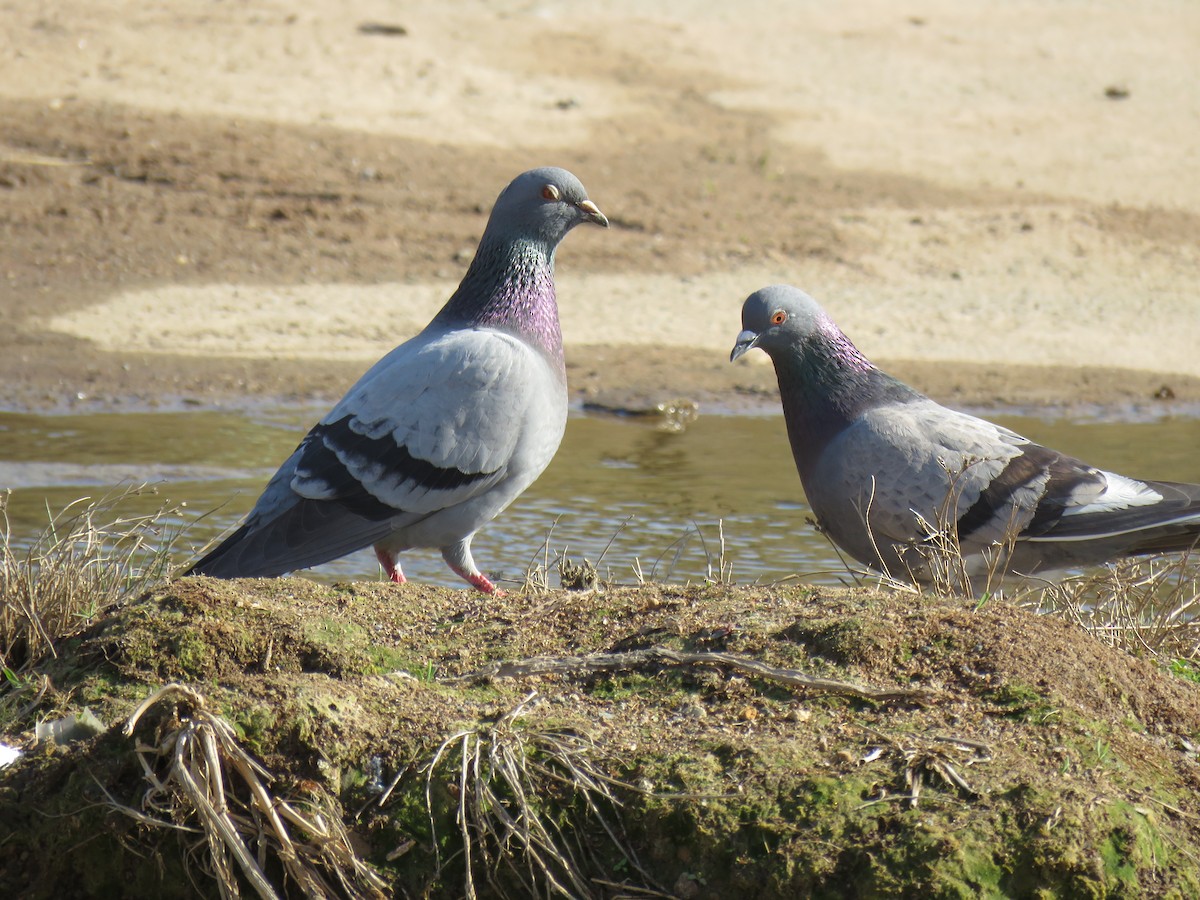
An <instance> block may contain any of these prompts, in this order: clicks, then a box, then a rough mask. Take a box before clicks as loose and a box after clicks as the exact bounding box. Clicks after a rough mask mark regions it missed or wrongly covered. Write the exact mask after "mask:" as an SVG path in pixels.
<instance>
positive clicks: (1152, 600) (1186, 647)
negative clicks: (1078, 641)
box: [1026, 553, 1200, 664]
mask: <svg viewBox="0 0 1200 900" xmlns="http://www.w3.org/2000/svg"><path fill="white" fill-rule="evenodd" d="M1026 603H1027V604H1029V605H1031V606H1035V607H1036V608H1037V609H1039V610H1040V611H1043V612H1051V613H1055V614H1057V615H1061V616H1064V617H1065V618H1068V619H1070V620H1072V621H1074V622H1077V623H1079V624H1080V625H1081V626H1083V627H1084V628H1086V629H1087V630H1088V631H1090V632H1091V633H1092V634H1094V635H1095V636H1096V637H1098V638H1099V639H1100V640H1102V641H1104V642H1105V643H1106V644H1109V645H1111V646H1113V647H1119V648H1121V649H1124V650H1127V651H1128V652H1130V653H1133V654H1134V655H1136V656H1147V655H1149V656H1151V657H1154V658H1158V659H1160V660H1162V661H1165V662H1166V663H1168V664H1171V663H1174V662H1175V661H1177V660H1185V661H1189V662H1190V661H1194V660H1197V659H1200V619H1198V618H1197V613H1200V560H1198V559H1197V558H1196V556H1195V555H1194V553H1183V554H1172V555H1159V556H1150V557H1141V558H1135V559H1123V560H1119V561H1117V562H1114V563H1110V564H1109V565H1107V566H1105V567H1103V568H1100V569H1096V570H1094V571H1091V572H1087V573H1084V574H1082V575H1077V576H1074V577H1071V578H1067V579H1065V580H1063V581H1061V582H1059V583H1057V584H1050V585H1048V586H1046V587H1045V588H1043V589H1042V590H1041V591H1040V592H1038V593H1037V594H1035V595H1033V596H1032V597H1030V598H1029V599H1028V600H1027V601H1026Z"/></svg>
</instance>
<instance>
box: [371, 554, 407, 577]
mask: <svg viewBox="0 0 1200 900" xmlns="http://www.w3.org/2000/svg"><path fill="white" fill-rule="evenodd" d="M375 558H376V559H377V560H379V564H380V565H381V566H383V571H385V572H387V576H388V578H390V579H392V581H394V582H396V584H404V583H405V582H406V581H408V579H407V578H405V577H404V573H403V572H401V571H400V563H399V562H397V561H396V560H394V559H392V555H391V554H390V553H388V552H387V551H385V550H381V549H380V548H379V547H376V548H375Z"/></svg>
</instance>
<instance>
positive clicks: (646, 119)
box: [0, 0, 1200, 411]
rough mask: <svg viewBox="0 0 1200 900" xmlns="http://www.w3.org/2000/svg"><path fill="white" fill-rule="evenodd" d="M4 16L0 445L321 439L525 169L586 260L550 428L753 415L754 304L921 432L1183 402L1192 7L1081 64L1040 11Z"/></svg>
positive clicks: (941, 6) (1108, 8)
mask: <svg viewBox="0 0 1200 900" xmlns="http://www.w3.org/2000/svg"><path fill="white" fill-rule="evenodd" d="M4 6H11V7H12V8H11V9H8V10H7V11H6V15H7V16H8V19H9V20H10V21H11V23H12V25H13V27H12V28H11V29H9V30H8V32H7V34H6V35H5V36H3V37H0V51H2V52H0V66H2V67H3V68H2V69H0V74H2V75H3V77H0V116H2V117H3V121H4V123H5V127H4V132H3V136H2V138H0V246H2V247H3V251H2V253H0V326H2V327H0V378H3V380H4V383H5V385H6V392H5V397H4V399H3V403H4V405H5V406H6V407H9V408H30V407H35V408H54V409H61V408H79V407H80V406H81V405H83V406H108V407H112V406H117V407H128V406H135V407H139V408H142V407H152V406H156V405H162V404H179V403H198V404H201V405H206V406H207V405H215V404H225V405H242V404H245V403H247V402H251V400H252V399H254V400H257V399H268V400H282V401H285V402H287V401H291V400H294V399H303V400H310V399H314V400H333V399H336V398H337V397H338V396H340V394H341V393H342V391H343V390H344V388H345V387H346V386H347V385H348V384H349V383H351V382H352V381H353V379H354V378H355V377H356V376H357V375H358V374H360V373H361V371H362V370H363V369H364V367H365V366H366V365H368V364H369V363H370V362H371V361H373V360H374V359H376V358H378V357H379V356H380V355H382V353H383V352H385V351H386V350H387V349H389V348H390V347H391V346H392V345H394V344H395V343H397V342H398V341H399V340H401V339H402V338H404V337H407V336H408V335H409V334H411V333H413V332H415V331H416V330H417V329H418V328H419V327H420V326H421V325H422V324H423V323H424V321H426V320H427V319H428V317H429V315H430V314H431V313H432V311H434V310H435V309H436V307H437V304H438V303H439V302H440V299H441V298H444V297H445V296H446V294H447V293H448V291H449V290H450V289H451V288H452V286H453V284H454V283H455V281H456V279H457V278H458V276H459V275H460V274H461V272H462V271H463V270H464V268H465V265H466V262H467V260H468V259H469V256H470V254H471V251H472V248H473V246H474V244H475V242H476V241H477V239H478V235H479V233H480V231H481V230H482V227H483V223H484V221H485V219H486V214H487V212H488V210H489V208H490V206H491V202H492V200H493V199H494V197H495V195H496V193H497V192H498V191H499V189H500V188H501V187H502V186H503V185H504V184H506V183H507V182H508V180H509V179H510V178H511V177H512V176H513V175H514V174H515V173H516V172H518V171H521V170H522V169H525V168H529V167H531V166H533V165H538V164H547V163H557V164H562V165H565V166H567V167H568V168H571V169H572V170H573V171H575V172H576V173H577V174H579V175H580V176H581V177H582V178H583V180H584V183H585V184H587V185H588V186H589V189H590V192H591V194H592V196H593V199H595V200H596V201H597V202H598V203H599V205H600V206H601V208H602V209H604V210H605V211H606V212H607V213H608V215H609V217H610V219H611V220H612V223H613V227H612V228H611V229H610V230H609V231H608V232H607V233H605V232H600V231H599V230H598V229H581V230H579V231H577V232H576V233H574V234H572V235H571V236H570V237H569V238H568V240H567V242H566V243H565V244H564V246H563V247H562V248H561V250H560V253H559V265H558V281H559V296H560V306H561V307H562V310H563V319H564V332H565V335H566V340H567V343H568V354H567V355H568V360H569V363H570V367H571V368H570V373H569V377H570V383H571V388H572V390H573V392H574V394H575V396H576V399H577V400H580V401H584V402H592V403H596V404H600V405H602V406H606V407H615V408H624V407H630V406H635V407H641V406H646V405H651V406H652V405H654V403H657V402H661V401H662V400H664V399H671V398H673V397H676V396H683V397H687V398H688V399H692V400H698V401H701V402H702V403H703V404H704V406H703V408H707V409H713V408H716V409H724V408H744V407H745V406H746V405H748V404H749V405H755V406H763V405H767V406H768V407H769V405H770V403H771V397H772V391H773V384H772V378H771V374H770V370H769V366H767V365H765V359H758V360H755V361H754V362H752V363H750V364H747V365H740V366H729V365H728V364H727V363H726V359H727V353H728V349H729V347H730V346H731V345H732V340H733V337H734V335H735V334H736V332H737V330H738V310H739V307H740V302H741V299H742V298H743V297H744V296H745V295H746V294H748V293H749V292H750V291H752V290H754V289H755V288H757V287H760V286H761V285H762V284H765V283H768V282H770V281H780V280H787V281H793V282H795V283H798V284H800V285H802V286H804V287H806V288H807V289H809V290H810V291H811V292H812V293H814V294H815V295H816V296H818V298H819V299H822V300H823V301H824V302H825V303H826V305H827V306H828V307H829V308H830V310H831V312H832V313H833V315H834V318H835V319H836V320H837V321H839V323H840V324H842V325H843V327H844V328H845V329H846V330H847V332H848V333H849V334H850V335H851V337H852V338H854V339H855V340H856V341H857V342H858V343H859V344H860V346H861V347H862V349H863V350H864V351H865V352H867V353H868V355H870V356H872V357H874V358H877V359H879V360H880V361H882V362H884V363H886V364H888V365H890V366H892V367H893V368H895V370H896V372H897V374H899V375H901V376H902V377H905V378H908V379H911V380H913V381H915V382H917V383H918V384H919V386H920V387H922V388H923V389H925V390H926V391H927V392H929V393H931V394H933V395H934V396H935V397H938V398H939V399H942V400H946V401H949V402H953V403H958V404H961V405H970V406H996V405H1000V406H1009V407H1014V406H1015V407H1021V406H1030V405H1047V404H1050V405H1058V406H1064V407H1073V406H1079V405H1083V406H1089V407H1095V406H1110V407H1117V408H1119V409H1126V408H1129V407H1136V408H1137V409H1138V410H1142V411H1144V410H1147V409H1149V410H1152V411H1153V410H1156V409H1171V410H1174V409H1176V408H1182V409H1194V408H1195V404H1196V403H1197V402H1198V401H1200V361H1198V360H1200V357H1197V356H1196V354H1195V353H1194V344H1195V335H1196V333H1197V327H1198V326H1200V303H1197V302H1196V298H1195V286H1196V284H1197V283H1200V253H1198V252H1197V249H1196V248H1197V247H1198V246H1200V183H1197V180H1196V179H1194V178H1192V177H1191V175H1192V173H1194V172H1195V171H1197V170H1198V169H1200V164H1198V163H1197V160H1196V159H1195V158H1194V153H1195V151H1194V148H1195V147H1196V146H1200V140H1197V137H1198V135H1197V134H1196V131H1197V129H1200V116H1197V115H1190V117H1189V115H1187V114H1184V113H1182V112H1179V111H1180V110H1192V111H1193V113H1194V112H1195V109H1196V106H1195V104H1196V101H1197V97H1196V91H1195V85H1196V84H1197V83H1200V72H1197V71H1196V70H1197V63H1196V59H1197V57H1196V55H1195V54H1194V53H1192V52H1191V50H1192V49H1193V48H1191V47H1190V46H1189V45H1188V43H1187V42H1186V41H1184V40H1182V39H1181V38H1180V39H1176V38H1175V37H1172V38H1171V39H1170V40H1167V39H1166V36H1167V35H1172V36H1174V35H1183V34H1186V33H1188V29H1187V28H1186V27H1184V25H1183V24H1182V22H1181V21H1179V17H1184V18H1186V19H1188V20H1189V21H1190V20H1193V19H1194V18H1195V17H1196V15H1197V13H1196V10H1195V9H1194V8H1193V7H1191V6H1190V5H1188V4H1172V3H1165V4H1163V6H1164V9H1163V10H1159V9H1157V8H1156V9H1154V10H1150V9H1138V10H1131V9H1128V8H1127V7H1126V6H1125V5H1123V4H1118V3H1103V4H1100V7H1098V8H1097V9H1096V10H1094V11H1093V12H1094V15H1092V16H1089V23H1088V26H1087V29H1086V31H1087V35H1080V33H1079V32H1078V27H1079V23H1078V22H1077V21H1075V20H1074V18H1073V17H1072V18H1071V20H1070V21H1067V20H1066V19H1064V16H1067V13H1066V12H1065V11H1062V10H1058V9H1057V8H1055V7H1054V6H1053V5H1048V6H1046V7H1045V8H1042V7H1041V6H1040V5H1038V4H1026V5H1025V8H1024V9H1023V12H1022V13H1021V15H1020V16H1011V17H1010V16H1009V15H1008V14H1007V13H1005V12H1001V11H991V12H989V11H988V10H987V9H985V8H982V7H981V8H980V9H973V8H970V9H968V8H964V7H962V6H961V5H960V4H953V3H948V2H938V3H930V4H927V6H928V9H927V10H926V11H925V13H924V14H922V15H921V16H907V17H905V16H896V15H895V14H894V13H892V12H890V11H889V10H890V7H887V5H886V4H884V5H883V6H882V7H879V8H878V9H876V8H875V5H873V4H870V3H866V2H864V3H860V4H858V5H852V6H850V7H847V8H845V9H843V10H840V11H839V12H833V11H826V12H822V13H819V14H818V13H816V12H813V11H810V12H809V13H807V14H805V13H802V12H799V11H796V10H793V9H791V8H790V6H789V5H787V4H779V3H775V4H772V3H769V2H764V3H762V4H760V6H761V7H762V9H761V10H759V15H757V16H748V17H745V19H744V20H743V18H742V17H732V18H731V17H730V16H728V14H727V13H726V12H725V11H724V7H723V6H721V5H719V4H713V5H711V6H709V5H704V4H701V5H699V6H697V8H696V9H695V10H694V11H693V15H692V16H691V17H690V18H688V19H686V20H685V19H681V18H678V17H677V16H676V15H674V14H673V13H672V12H671V10H670V7H669V5H667V6H664V7H663V8H662V9H657V8H655V9H644V8H642V6H641V5H639V6H638V7H637V8H636V9H634V8H626V5H625V4H623V3H619V2H615V0H614V2H611V3H600V4H592V5H590V6H589V10H590V11H589V12H585V11H584V10H583V8H580V9H570V10H566V9H564V10H557V11H554V12H551V11H549V10H541V9H526V8H523V7H514V8H512V9H509V8H507V7H506V6H504V5H503V4H501V5H500V6H496V5H494V4H483V5H481V4H477V3H467V4H462V5H460V6H459V7H456V8H455V9H454V11H445V12H437V11H433V10H430V9H421V8H412V9H404V10H402V11H398V10H395V9H393V8H392V7H391V6H389V7H387V8H386V9H379V10H375V12H377V13H379V14H380V15H381V16H382V18H381V19H379V20H377V19H375V18H366V16H367V15H368V13H369V12H370V11H369V10H367V9H364V10H363V12H362V14H363V15H364V19H363V21H362V22H347V21H345V20H344V19H343V18H342V12H341V7H340V5H337V4H310V5H309V8H308V9H307V10H306V11H305V12H304V13H303V14H298V13H296V12H295V11H293V10H291V9H290V8H288V9H285V8H283V7H276V6H275V5H273V4H269V3H264V4H262V5H261V6H260V7H259V8H257V9H255V10H250V9H242V8H240V7H226V6H222V5H218V6H216V7H214V6H213V5H212V4H209V3H202V2H199V0H188V2H184V3H182V4H178V5H176V6H175V7H173V9H174V10H175V12H174V18H172V17H171V16H163V15H159V14H158V12H156V11H154V10H151V9H140V8H135V9H126V8H124V7H122V8H121V11H120V13H116V12H113V11H106V10H105V7H104V4H94V3H82V2H78V0H64V2H61V3H58V4H56V5H55V7H54V8H53V9H47V10H40V9H35V8H33V7H27V6H25V5H22V4H0V7H4ZM1168 9H1169V10H1170V12H1169V14H1168V12H1166V11H1165V10H1168ZM869 10H873V11H869ZM389 16H399V17H400V18H401V19H403V21H402V22H399V23H397V25H398V26H402V27H393V28H380V27H375V26H378V25H380V24H381V23H382V24H384V25H386V24H387V23H388V22H389V21H391V20H390V18H388V17H389ZM1162 16H1167V17H1168V18H1167V19H1166V20H1162V19H1161V18H1160V17H1162ZM1171 17H1174V18H1171ZM481 20H482V21H486V22H487V26H488V27H487V28H484V29H482V30H481V29H479V28H478V27H474V26H477V25H478V23H479V22H480V21H481ZM1162 21H1172V22H1173V23H1174V24H1172V26H1171V27H1170V28H1167V29H1166V30H1163V29H1161V28H1157V27H1156V28H1155V29H1154V30H1151V31H1146V32H1145V34H1146V35H1149V34H1154V35H1156V37H1155V39H1154V40H1153V41H1151V40H1150V39H1149V38H1148V37H1146V38H1145V41H1144V42H1142V40H1141V39H1140V38H1138V37H1137V35H1141V34H1143V31H1142V30H1141V29H1143V28H1146V27H1148V26H1150V25H1156V24H1162ZM185 26H186V28H187V32H188V40H187V41H186V44H187V47H188V50H187V51H186V52H174V51H173V50H171V49H168V48H171V47H175V46H177V43H178V42H177V40H176V36H177V31H178V29H179V28H180V27H185ZM359 26H370V27H359ZM984 34H987V35H993V36H994V38H995V40H994V42H985V43H983V44H980V43H979V42H980V37H981V35H984ZM1029 34H1036V35H1038V37H1037V39H1036V40H1035V41H1034V42H1033V45H1034V47H1035V48H1037V49H1036V50H1035V51H1034V52H1032V53H1026V52H1024V51H1023V50H1022V46H1023V43H1022V42H1023V41H1025V40H1026V37H1027V36H1028V35H1029ZM517 35H520V38H519V40H518V39H517V38H516V36H517ZM1116 36H1119V41H1118V39H1117V37H1116ZM1087 39H1092V40H1095V41H1096V42H1097V43H1098V44H1099V43H1104V45H1105V46H1109V44H1110V43H1112V42H1113V41H1117V42H1118V43H1119V46H1120V47H1121V51H1120V52H1119V53H1113V54H1109V55H1106V58H1107V59H1108V62H1109V65H1110V66H1111V71H1109V72H1105V71H1102V70H1097V68H1096V65H1095V60H1094V58H1093V56H1094V55H1092V54H1088V53H1085V52H1084V50H1085V49H1086V46H1087V44H1086V40H1087ZM521 47H524V48H525V50H524V51H522V50H520V49H519V48H521ZM968 48H974V49H968ZM1080 48H1083V49H1080ZM1027 49H1028V48H1027ZM785 51H786V52H785ZM281 53H283V56H282V57H281V56H280V54H281ZM880 54H884V56H883V57H882V58H885V59H888V60H890V63H889V65H890V66H892V67H894V69H895V74H896V76H897V77H896V79H895V81H894V83H893V82H892V81H886V82H885V83H881V82H879V81H878V80H877V79H876V78H875V74H876V72H875V69H876V68H877V63H878V61H879V59H880V58H881V55H880ZM977 55H978V58H976V56H977ZM777 57H778V58H777ZM445 60H459V61H460V66H459V67H457V68H456V67H453V66H447V65H446V64H445ZM750 60H754V61H755V65H753V66H747V65H745V64H746V63H747V62H748V61H750ZM281 67H282V72H283V73H286V74H283V75H281ZM1131 72H1137V73H1140V75H1139V77H1140V79H1141V80H1140V82H1139V83H1138V84H1137V85H1132V84H1128V83H1126V82H1125V81H1124V80H1123V79H1128V78H1130V77H1131V76H1130V75H1129V73H1131ZM431 73H432V74H431ZM1106 79H1108V80H1106ZM1049 81H1057V83H1059V84H1060V86H1061V87H1062V89H1063V93H1062V94H1061V95H1060V94H1059V93H1058V92H1054V91H1045V90H1044V89H1043V88H1042V85H1043V84H1045V83H1047V82H1049ZM771 84H774V85H775V86H776V89H775V90H773V91H770V90H764V88H765V87H766V86H767V85H771ZM1143 84H1144V85H1145V87H1144V88H1143V87H1142V85H1143ZM185 85H186V86H187V87H186V88H184V87H183V86H185ZM1114 85H1116V88H1114ZM1010 97H1015V98H1019V103H1020V106H1019V111H1017V112H1014V109H1013V107H1012V106H1011V105H1010V100H1009V99H1008V98H1010ZM335 98H336V99H335ZM968 98H969V99H968ZM1189 129H1190V130H1189ZM1129 133H1136V134H1138V135H1139V143H1138V145H1137V146H1136V147H1131V146H1129V145H1128V144H1127V143H1124V140H1125V138H1124V137H1122V136H1123V135H1126V134H1129ZM1084 138H1086V140H1083V139H1084ZM1189 154H1191V156H1189ZM752 356H755V355H753V354H752ZM758 356H761V355H758ZM764 398H766V399H765V400H764Z"/></svg>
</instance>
